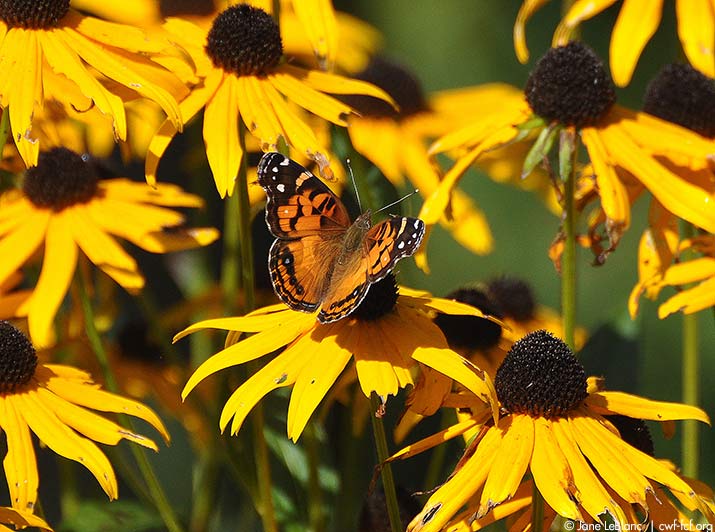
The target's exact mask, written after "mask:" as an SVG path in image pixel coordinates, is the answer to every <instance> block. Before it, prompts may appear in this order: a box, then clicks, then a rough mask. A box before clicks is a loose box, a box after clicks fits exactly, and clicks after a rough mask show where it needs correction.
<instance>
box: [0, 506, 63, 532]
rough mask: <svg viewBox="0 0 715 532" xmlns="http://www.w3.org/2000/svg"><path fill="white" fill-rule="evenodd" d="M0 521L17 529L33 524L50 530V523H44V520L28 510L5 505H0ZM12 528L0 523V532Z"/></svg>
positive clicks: (7, 531)
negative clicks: (23, 510) (24, 510)
mask: <svg viewBox="0 0 715 532" xmlns="http://www.w3.org/2000/svg"><path fill="white" fill-rule="evenodd" d="M0 523H6V524H8V525H13V527H14V528H15V529H17V530H19V529H22V528H25V527H28V526H33V527H36V528H40V529H42V530H49V532H52V529H51V528H50V525H48V524H47V523H45V521H44V520H42V519H40V518H39V517H37V516H36V515H32V513H28V512H21V511H20V510H16V509H15V508H7V507H5V506H0ZM12 530H13V529H10V528H8V527H6V526H3V525H0V532H12Z"/></svg>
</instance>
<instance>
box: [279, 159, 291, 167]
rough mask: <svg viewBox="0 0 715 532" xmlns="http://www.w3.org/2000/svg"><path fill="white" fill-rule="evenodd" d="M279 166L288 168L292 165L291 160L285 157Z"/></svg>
mask: <svg viewBox="0 0 715 532" xmlns="http://www.w3.org/2000/svg"><path fill="white" fill-rule="evenodd" d="M279 164H280V165H281V166H288V165H289V164H290V159H289V158H288V157H283V160H282V161H281V162H280V163H279Z"/></svg>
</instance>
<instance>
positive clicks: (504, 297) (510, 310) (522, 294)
mask: <svg viewBox="0 0 715 532" xmlns="http://www.w3.org/2000/svg"><path fill="white" fill-rule="evenodd" d="M487 287H488V291H489V296H490V298H491V299H492V301H494V303H496V304H497V305H498V306H499V308H500V309H501V310H502V312H503V314H504V316H509V317H510V318H513V319H514V320H516V321H528V320H530V319H532V318H533V317H534V311H535V309H536V302H535V301H534V294H533V293H532V291H531V287H530V286H529V285H528V284H527V283H526V282H525V281H522V280H521V279H517V278H515V277H507V276H503V277H499V278H497V279H492V280H491V281H489V283H488V285H487Z"/></svg>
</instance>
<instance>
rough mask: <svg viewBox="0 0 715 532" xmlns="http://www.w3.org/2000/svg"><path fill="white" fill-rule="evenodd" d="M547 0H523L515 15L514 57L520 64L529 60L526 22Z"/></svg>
mask: <svg viewBox="0 0 715 532" xmlns="http://www.w3.org/2000/svg"><path fill="white" fill-rule="evenodd" d="M547 2H548V0H524V1H523V2H522V4H521V7H520V8H519V13H517V15H516V22H515V23H514V50H516V57H517V59H518V60H519V62H520V63H521V64H526V63H527V62H528V61H529V49H528V48H527V47H526V23H527V22H528V20H529V19H530V18H531V16H532V15H533V14H534V13H536V11H538V10H539V9H541V7H543V6H544V5H545V4H546V3H547Z"/></svg>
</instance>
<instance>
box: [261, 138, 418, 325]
mask: <svg viewBox="0 0 715 532" xmlns="http://www.w3.org/2000/svg"><path fill="white" fill-rule="evenodd" d="M258 183H259V184H260V185H261V186H262V187H263V189H264V190H265V191H266V196H267V197H268V201H267V203H266V224H267V225H268V229H269V230H270V232H271V234H273V236H274V237H276V240H275V241H274V242H273V245H272V246H271V249H270V252H269V254H268V269H269V271H270V275H271V281H272V283H273V288H274V290H275V292H276V295H277V296H278V297H279V298H280V300H281V301H283V302H284V303H285V304H286V305H288V306H289V307H290V308H291V309H293V310H299V311H302V312H314V311H316V310H317V309H318V308H320V312H319V313H318V321H320V322H321V323H330V322H333V321H337V320H339V319H341V318H344V317H345V316H348V315H349V314H350V313H351V312H353V311H354V310H355V309H356V308H357V307H358V305H359V304H360V302H361V301H362V300H363V299H364V298H365V295H366V294H367V291H368V289H369V287H370V285H371V284H373V283H375V282H377V281H379V280H380V279H382V278H383V277H385V276H386V275H387V274H388V273H390V271H391V270H392V269H393V268H394V267H395V264H396V263H397V261H399V260H400V259H402V258H404V257H409V256H410V255H412V254H413V253H414V252H415V251H417V248H418V247H419V245H420V243H421V242H422V237H423V236H424V234H425V224H424V222H422V220H420V219H418V218H407V217H401V216H391V217H390V218H388V219H387V220H384V221H382V222H379V223H378V224H377V225H374V226H373V225H372V222H371V220H370V216H371V213H370V211H367V212H365V213H363V214H362V215H360V216H359V217H358V218H357V219H356V220H355V221H354V222H351V221H350V216H349V215H348V211H347V209H346V208H345V206H344V205H343V203H342V202H341V201H340V198H338V197H337V196H336V195H335V194H334V193H333V192H332V191H331V190H330V189H329V188H328V187H327V186H326V185H325V184H324V183H323V182H322V181H321V180H320V179H318V178H317V177H316V176H315V175H313V174H312V173H311V172H309V171H308V170H306V169H305V168H303V166H301V165H300V164H298V163H297V162H295V161H293V160H291V159H289V158H288V157H285V156H283V155H282V154H280V153H276V152H271V153H266V154H265V155H263V157H262V158H261V160H260V162H259V163H258Z"/></svg>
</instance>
